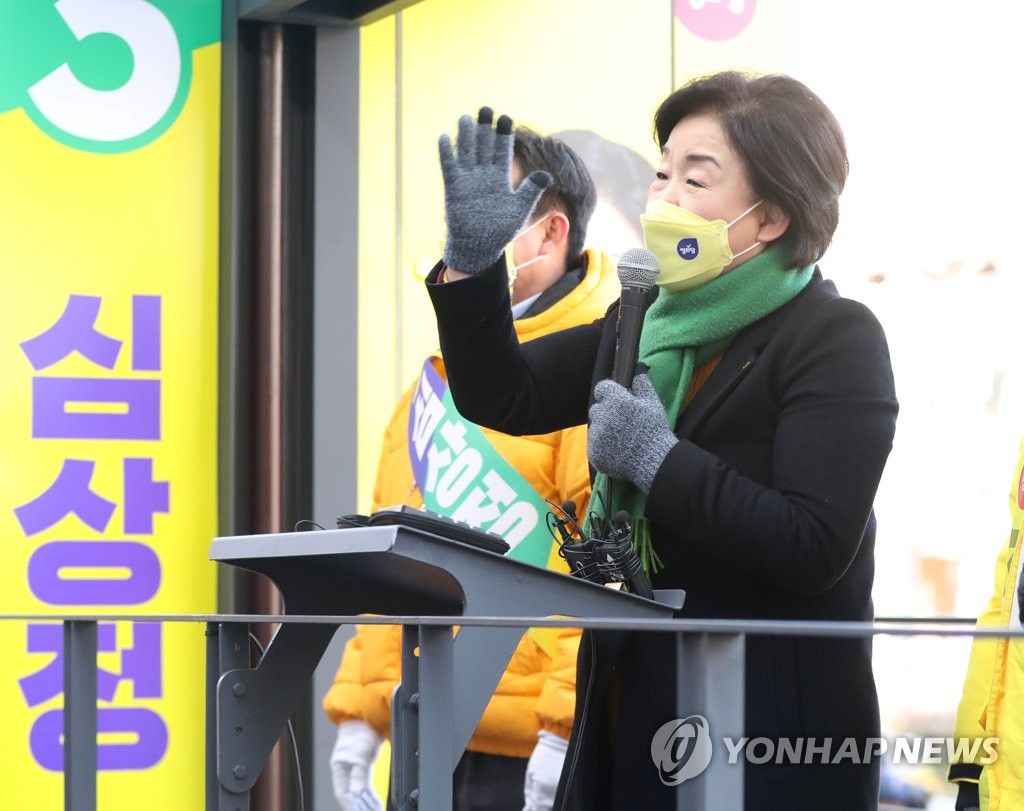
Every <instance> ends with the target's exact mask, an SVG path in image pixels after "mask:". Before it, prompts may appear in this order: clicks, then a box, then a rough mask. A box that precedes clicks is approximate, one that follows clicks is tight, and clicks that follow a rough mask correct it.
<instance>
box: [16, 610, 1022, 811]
mask: <svg viewBox="0 0 1024 811" xmlns="http://www.w3.org/2000/svg"><path fill="white" fill-rule="evenodd" d="M0 621H12V622H61V623H62V624H63V664H64V724H65V728H64V788H65V804H64V808H65V809H66V811H95V809H96V802H97V800H96V785H97V748H98V744H97V721H96V705H97V652H98V648H97V627H98V623H100V622H103V623H111V622H122V621H123V622H142V623H153V622H156V623H181V622H183V623H204V624H205V625H206V626H207V637H208V640H209V641H208V645H207V718H206V725H207V736H206V740H207V750H208V751H207V759H206V764H207V774H206V783H207V811H248V809H249V797H248V788H249V787H251V785H252V783H253V782H254V781H255V779H256V777H257V776H258V775H259V772H260V770H261V769H262V768H263V761H262V760H259V758H260V757H261V755H262V756H263V757H264V758H265V754H267V753H269V749H267V746H266V743H265V742H266V740H271V739H272V740H273V741H276V740H277V738H278V737H280V735H281V733H282V730H283V721H282V719H286V718H287V717H288V716H289V715H290V714H291V712H292V711H293V709H294V702H295V701H297V700H298V696H299V694H300V693H301V691H302V689H304V688H305V686H306V685H307V684H308V678H309V676H310V675H311V673H312V671H313V669H315V667H316V665H317V663H318V662H319V658H320V655H321V654H322V648H320V649H319V650H320V653H319V654H318V653H316V650H314V651H313V654H312V655H309V656H307V657H306V661H297V660H296V658H295V657H296V653H297V651H299V649H301V648H302V647H303V645H304V642H303V640H304V639H305V638H306V637H305V634H306V633H312V634H314V635H315V636H316V637H317V638H318V639H327V641H329V640H330V638H331V637H332V636H333V634H334V632H335V631H336V629H337V627H339V626H342V625H354V624H356V623H359V624H363V625H402V626H405V627H406V629H407V634H406V635H407V636H408V637H409V639H410V640H412V641H411V642H410V645H412V644H417V643H418V644H419V647H420V651H419V655H418V657H417V658H418V660H419V662H418V673H419V675H418V678H419V687H418V689H416V690H415V691H414V692H411V693H407V694H406V695H405V700H406V701H407V702H408V703H410V704H415V705H418V706H419V711H420V712H422V710H423V708H424V707H427V706H429V707H431V709H430V710H429V711H428V712H427V713H424V715H425V716H427V717H425V718H422V719H421V722H422V723H423V724H424V725H425V726H427V727H429V726H430V724H431V723H433V722H431V721H430V720H428V719H429V718H433V719H443V718H444V717H445V713H446V712H447V711H448V710H449V709H451V708H449V707H446V706H445V704H444V702H441V703H440V704H438V702H437V700H436V698H435V699H434V700H431V699H429V698H428V696H429V695H430V692H429V691H430V690H431V689H436V686H437V685H439V684H444V680H445V678H446V674H447V673H448V671H447V670H446V667H449V668H450V666H451V655H450V654H451V644H452V643H451V640H452V635H451V633H450V631H451V629H452V628H453V626H459V627H461V628H463V629H465V628H471V627H480V628H515V629H521V628H527V627H534V628H587V629H594V630H623V631H634V632H636V631H643V632H663V633H672V634H675V636H676V640H677V642H676V650H677V661H678V663H679V665H680V670H679V681H680V682H681V683H680V684H679V685H678V689H679V695H680V696H685V701H686V702H687V703H688V704H689V705H692V706H699V707H701V708H703V709H704V714H705V715H706V717H709V718H715V719H716V721H720V720H722V719H725V726H726V727H733V728H737V727H736V725H740V728H741V725H742V715H743V710H742V707H743V692H744V673H743V671H744V667H743V656H744V650H743V649H744V643H745V638H746V637H747V636H753V635H771V636H788V637H794V636H813V637H843V638H857V637H859V638H863V637H878V636H889V637H918V636H930V637H950V638H956V637H960V638H963V637H993V638H1021V637H1024V630H1020V629H1009V628H990V627H984V628H979V627H976V626H975V624H974V622H973V620H948V619H936V620H928V621H921V620H915V619H888V620H879V621H876V622H873V623H859V622H811V621H746V620H685V619H584V618H575V617H574V618H538V617H527V616H522V617H507V616H506V617H482V616H480V617H474V616H461V615H460V616H365V615H359V616H329V615H276V614H274V615H255V614H165V615H152V614H75V615H70V614H68V615H52V614H39V615H37V614H0ZM258 624H274V625H277V626H279V628H278V635H276V636H275V638H274V640H272V642H271V645H270V646H268V648H267V651H266V652H267V653H268V654H269V653H270V652H271V651H272V650H273V646H274V644H275V643H276V642H278V639H279V638H280V639H281V643H280V644H282V645H284V644H285V641H284V640H285V639H287V638H289V634H288V633H286V634H284V635H282V634H281V633H280V631H281V629H285V628H288V629H291V630H292V631H296V632H299V635H298V636H291V637H290V638H291V642H290V643H288V645H289V647H288V648H287V649H286V650H282V651H279V652H278V656H277V657H276V665H275V664H272V662H274V661H275V660H274V659H272V658H270V657H267V656H264V657H263V658H261V660H260V665H259V666H258V667H257V668H256V670H258V669H259V667H268V668H271V669H274V668H276V671H274V670H268V671H267V672H266V673H264V674H263V678H264V681H263V685H262V686H263V687H264V688H270V689H271V694H272V695H274V696H275V702H274V703H275V704H276V705H277V706H275V707H274V708H273V712H272V713H269V717H267V718H266V719H264V720H261V719H260V716H261V710H260V708H256V707H253V706H248V707H246V708H245V711H244V713H243V715H244V716H245V718H246V723H248V724H253V725H255V727H256V729H255V732H257V733H258V734H254V735H251V736H249V738H248V740H249V741H250V743H249V744H248V745H247V746H246V747H243V748H242V749H239V748H237V747H235V748H234V749H230V746H228V745H226V744H227V743H229V742H228V741H227V740H226V738H224V737H223V736H221V734H220V730H224V729H230V728H232V725H233V724H234V723H235V722H234V721H233V720H232V719H231V718H228V717H227V716H226V713H227V714H230V713H231V712H232V710H231V708H230V706H225V704H230V702H225V701H224V700H223V698H222V696H223V695H224V691H225V690H228V689H231V690H232V691H233V693H232V694H233V695H239V693H245V692H246V691H245V689H244V684H243V682H242V681H238V679H239V674H245V675H250V676H254V677H255V676H256V675H258V674H256V670H251V669H250V668H249V661H250V660H249V643H248V639H249V627H250V626H251V625H258ZM410 629H411V630H412V634H411V635H410V633H409V631H410ZM225 642H226V643H227V647H226V648H225V644H224V643H225ZM324 644H326V643H324ZM312 647H313V648H314V649H315V648H316V647H317V646H316V645H314V646H312ZM300 659H301V657H300ZM314 659H315V661H314ZM275 673H276V674H275ZM226 676H230V679H231V680H232V681H233V684H231V685H229V686H225V685H222V682H224V679H225V677H226ZM407 681H408V680H407ZM683 682H685V683H683ZM449 684H450V683H449ZM430 685H434V686H435V687H434V688H431V687H430ZM448 692H449V693H450V692H451V691H450V689H449V691H448ZM264 694H266V693H264ZM239 697H241V696H239ZM235 712H236V715H237V709H236V710H235ZM236 720H237V719H236ZM449 726H450V723H449ZM235 729H236V730H237V727H235ZM419 732H423V733H424V734H425V735H426V739H429V740H431V741H434V742H435V744H434V745H436V746H438V747H443V741H442V740H440V739H439V736H438V735H437V734H436V731H433V730H430V729H429V728H428V729H425V730H424V729H418V730H417V733H419ZM261 740H262V741H263V742H262V743H261V742H260V741H261ZM406 740H407V741H410V740H411V738H409V737H407V738H406ZM253 741H255V743H253ZM396 748H397V747H396ZM229 749H230V751H229ZM421 754H422V753H421ZM254 758H255V759H254ZM257 761H259V762H257ZM397 761H398V758H397V752H396V764H397ZM412 762H414V763H415V760H413V761H412ZM437 762H442V763H444V762H447V761H446V760H445V758H444V756H443V755H442V757H441V758H440V760H437V759H435V760H434V763H435V764H436V763H437ZM420 765H421V766H422V764H420ZM725 766H726V763H725V761H724V759H721V758H720V759H719V761H718V762H715V761H713V762H712V763H711V764H710V765H709V766H708V768H707V770H706V771H705V772H704V773H703V774H702V776H701V780H693V781H690V782H689V783H688V784H684V785H682V786H680V787H679V798H680V799H679V807H680V808H683V807H685V808H687V809H711V808H712V807H713V808H715V809H718V810H719V811H741V809H742V806H743V788H742V780H741V779H737V774H738V773H742V770H736V769H732V770H731V771H729V770H727V769H726V768H725ZM445 783H447V790H446V789H445V785H444V784H445ZM450 791H451V787H450V777H449V778H445V777H444V770H441V771H440V772H438V771H437V770H436V769H424V770H423V771H422V772H421V774H420V775H419V782H418V783H417V784H416V788H415V789H414V793H413V795H412V796H411V797H408V798H401V797H400V798H399V801H400V803H401V802H402V800H403V799H405V800H408V807H413V806H418V807H419V808H420V809H435V808H439V807H444V806H443V805H440V806H439V805H436V804H432V803H433V802H434V801H435V799H437V798H447V802H449V803H450ZM712 798H714V801H713V802H712ZM400 807H402V806H400Z"/></svg>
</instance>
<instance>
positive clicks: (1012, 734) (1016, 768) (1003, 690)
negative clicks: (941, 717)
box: [951, 442, 1024, 811]
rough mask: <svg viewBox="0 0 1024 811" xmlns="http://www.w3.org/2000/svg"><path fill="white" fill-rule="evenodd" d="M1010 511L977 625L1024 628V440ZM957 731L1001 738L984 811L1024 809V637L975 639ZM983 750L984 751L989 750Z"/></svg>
mask: <svg viewBox="0 0 1024 811" xmlns="http://www.w3.org/2000/svg"><path fill="white" fill-rule="evenodd" d="M1010 515H1011V518H1012V525H1011V529H1010V535H1009V538H1008V539H1007V542H1006V544H1005V545H1004V546H1003V548H1002V550H1001V551H1000V553H999V558H998V560H997V561H996V573H995V589H994V592H993V594H992V598H991V599H990V600H989V603H988V606H987V608H986V609H985V610H984V612H982V614H981V616H980V617H979V618H978V627H999V628H1011V629H1014V630H1018V631H1019V630H1021V616H1020V611H1019V608H1018V598H1017V592H1018V588H1019V586H1020V579H1021V565H1020V562H1021V558H1020V547H1021V542H1022V541H1024V538H1022V537H1021V536H1022V534H1024V442H1022V443H1021V455H1020V459H1019V460H1018V462H1017V468H1016V470H1015V472H1014V475H1013V481H1012V485H1011V490H1010ZM954 734H955V736H956V737H957V738H961V737H963V738H969V739H971V740H972V741H973V740H975V739H977V738H986V737H997V738H998V739H999V742H998V746H997V751H998V757H997V759H996V760H995V761H994V762H992V763H990V764H988V765H985V766H984V767H983V768H982V770H981V779H980V782H979V785H978V790H979V791H978V793H979V796H980V799H981V808H982V811H1018V809H1022V808H1024V640H1022V639H1013V640H1009V639H996V638H988V639H977V640H975V642H974V645H973V646H972V648H971V658H970V662H969V664H968V666H967V677H966V679H965V681H964V691H963V697H962V698H961V700H960V707H959V709H958V711H957V718H956V728H955V732H954ZM978 752H979V755H983V754H984V749H983V748H980V747H979V749H978ZM954 771H955V766H954ZM951 779H953V780H957V777H956V776H952V777H951ZM965 779H968V780H970V778H965Z"/></svg>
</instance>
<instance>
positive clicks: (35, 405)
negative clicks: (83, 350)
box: [32, 377, 160, 440]
mask: <svg viewBox="0 0 1024 811" xmlns="http://www.w3.org/2000/svg"><path fill="white" fill-rule="evenodd" d="M101 403H107V404H116V405H124V406H126V408H125V409H124V412H123V413H111V412H110V411H109V410H108V412H101V411H99V410H93V411H87V410H84V409H83V408H82V406H83V405H86V404H90V405H93V406H95V405H96V404H101ZM32 437H33V439H146V440H157V439H160V381H159V380H133V379H123V378H91V377H35V378H33V379H32Z"/></svg>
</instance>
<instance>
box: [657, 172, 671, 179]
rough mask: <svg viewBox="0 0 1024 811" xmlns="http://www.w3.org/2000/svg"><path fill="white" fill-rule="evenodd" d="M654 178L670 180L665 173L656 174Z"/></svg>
mask: <svg viewBox="0 0 1024 811" xmlns="http://www.w3.org/2000/svg"><path fill="white" fill-rule="evenodd" d="M654 177H655V179H656V180H668V175H666V174H665V173H664V172H655V173H654Z"/></svg>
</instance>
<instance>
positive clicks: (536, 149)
mask: <svg viewBox="0 0 1024 811" xmlns="http://www.w3.org/2000/svg"><path fill="white" fill-rule="evenodd" d="M513 154H514V159H513V166H512V182H513V184H515V183H517V182H518V181H519V179H520V178H522V177H525V176H527V175H528V174H530V173H531V172H533V171H536V170H543V171H546V172H548V173H549V174H550V175H551V176H552V178H553V180H554V182H553V183H552V185H550V186H549V187H548V188H547V189H546V190H545V192H544V195H543V196H542V197H541V198H540V201H539V202H538V203H537V206H536V208H535V210H534V212H533V214H532V215H531V217H530V219H529V221H528V222H527V224H526V225H525V226H524V227H523V228H522V229H521V231H520V232H519V234H518V235H517V236H516V237H515V238H514V239H513V241H512V242H511V243H510V245H509V246H508V247H507V248H506V262H507V266H508V267H509V269H510V274H509V275H510V278H511V279H512V281H511V293H512V315H513V318H514V319H515V326H516V332H517V334H518V336H519V340H520V341H529V340H532V339H534V338H537V337H539V336H541V335H546V334H548V333H550V332H554V331H556V330H561V329H566V328H568V327H573V326H576V325H579V324H585V323H589V322H590V321H593V320H594V319H596V318H599V317H600V316H602V315H603V314H604V312H605V310H606V309H607V308H608V306H609V305H610V304H611V303H612V301H614V300H615V298H616V297H617V296H618V294H619V292H620V285H619V282H618V278H617V275H616V270H615V267H614V265H613V263H612V261H611V260H610V259H609V258H608V257H607V256H606V255H604V254H601V253H598V252H595V251H592V250H584V249H583V242H584V238H585V236H586V225H587V222H588V221H589V219H590V216H591V214H592V212H593V210H594V205H595V201H596V193H595V190H594V184H593V181H592V179H591V177H590V175H589V173H588V172H587V169H586V167H585V166H584V164H583V162H582V161H581V160H580V158H579V157H578V156H577V155H576V154H575V153H574V152H573V151H572V150H571V149H569V148H568V147H567V146H566V145H565V144H564V143H562V142H561V141H559V140H557V139H555V138H551V137H542V136H539V135H537V134H536V133H533V132H531V131H529V130H526V129H523V128H519V129H517V130H516V134H515V140H514V153H513ZM571 362H572V360H571V359H570V358H567V359H566V363H571ZM428 378H429V379H430V380H431V381H433V385H435V387H437V386H440V387H443V386H444V385H445V380H446V375H445V370H444V364H443V362H442V361H441V358H440V357H438V356H437V355H433V356H431V357H429V358H427V360H426V363H425V364H424V370H423V374H422V375H421V377H420V381H419V382H418V383H417V384H414V385H413V386H412V387H411V388H410V389H409V390H408V391H406V393H405V395H404V396H403V397H402V399H401V401H400V402H399V404H398V406H397V408H396V410H395V412H394V414H393V416H392V419H391V422H390V424H389V425H388V428H387V431H386V432H385V435H384V443H383V449H382V453H381V459H380V463H379V465H378V470H377V480H376V485H375V488H374V504H373V509H374V510H378V509H381V508H385V507H392V506H395V505H398V504H408V505H411V506H414V507H421V506H424V504H425V505H426V506H427V507H428V508H429V509H431V510H433V511H435V512H442V511H445V512H447V513H448V514H454V513H455V512H456V510H457V507H458V505H457V504H453V505H450V507H449V508H448V509H447V510H445V509H443V508H442V507H441V506H440V505H438V504H437V503H435V502H432V501H431V498H430V493H429V492H427V493H426V494H425V493H424V491H425V490H428V491H429V489H430V488H429V486H427V487H424V486H423V482H422V481H420V480H419V478H418V473H417V464H416V459H415V456H414V446H415V444H416V442H415V439H414V437H413V435H412V433H411V431H413V429H412V428H410V419H409V417H410V410H411V408H412V404H413V401H414V399H415V397H416V396H417V392H418V391H419V390H420V387H421V386H423V385H424V382H423V381H424V380H427V379H428ZM479 430H480V431H481V433H482V435H483V440H484V441H486V443H488V445H489V446H490V448H489V449H488V452H490V450H491V449H493V452H495V453H496V454H497V455H498V456H500V457H501V458H502V459H503V460H504V461H505V462H507V463H508V465H509V466H510V467H511V468H513V469H514V470H515V471H516V472H517V473H518V474H519V476H521V477H522V479H523V480H525V482H526V483H527V484H528V485H529V486H530V487H531V488H532V490H533V491H535V494H534V495H535V502H536V503H537V504H538V505H543V504H544V499H551V500H553V501H555V502H557V503H558V504H563V503H565V502H566V501H569V500H572V501H574V502H575V503H576V504H577V505H578V508H579V511H580V515H581V516H582V515H583V514H584V513H583V509H584V508H585V505H586V503H587V499H588V497H589V494H590V477H589V467H588V463H587V455H586V426H577V427H574V428H570V429H567V430H561V431H556V432H554V433H551V434H545V435H542V436H524V437H513V436H508V435H506V434H499V433H497V432H495V431H491V430H488V429H479ZM420 478H422V477H420ZM425 495H426V499H425ZM545 509H546V508H545ZM541 515H542V516H543V515H544V513H543V512H542V513H541ZM456 517H458V516H456ZM498 523H499V522H495V524H494V526H497V524H498ZM506 539H507V540H509V542H510V543H512V542H513V540H519V539H518V538H516V539H513V538H509V537H507V536H506ZM532 542H533V543H534V544H539V546H537V548H538V549H542V554H541V555H540V559H537V560H535V561H534V562H538V563H540V564H541V565H543V564H545V563H546V564H547V565H551V566H557V567H559V568H561V569H562V570H563V571H565V570H566V569H565V566H564V564H563V563H562V562H561V561H560V560H559V558H558V556H557V547H556V546H555V544H554V543H553V541H552V539H551V538H550V535H549V534H548V533H547V530H546V527H545V525H544V521H543V519H542V520H541V521H540V525H539V526H537V527H535V530H534V537H533V539H532ZM523 543H526V541H523ZM510 554H514V552H513V553H510ZM578 646H579V632H578V630H569V631H566V632H563V633H560V634H552V633H550V632H542V631H530V632H528V633H527V634H524V636H523V638H522V640H521V641H520V643H519V646H518V647H517V649H516V651H515V653H514V654H513V656H512V659H511V660H510V662H509V664H508V667H507V668H506V670H505V672H504V674H503V675H502V677H501V680H500V682H499V684H498V687H497V690H496V691H495V694H494V696H493V697H492V698H491V700H490V703H489V704H488V706H487V708H486V710H485V712H484V715H483V717H482V719H481V720H480V723H479V725H478V726H477V728H476V731H475V732H474V735H473V737H472V739H471V740H470V742H469V745H468V747H467V752H466V753H465V754H464V755H463V757H462V759H461V760H460V762H459V764H458V766H457V768H456V770H455V775H454V781H455V783H454V788H453V796H454V807H455V808H456V809H460V810H462V811H468V810H469V809H472V811H505V809H509V810H510V811H520V809H522V808H523V807H524V802H525V807H526V808H527V809H530V810H531V811H541V810H542V809H545V808H550V807H551V804H552V802H553V800H554V792H555V788H556V786H557V782H558V777H559V773H560V771H561V765H562V760H563V758H564V755H565V744H566V740H567V738H568V736H569V731H570V729H571V727H572V722H573V710H574V706H575V681H576V651H577V649H578ZM400 661H401V629H400V627H398V626H381V625H367V626H357V630H356V635H355V636H354V637H353V638H352V639H351V640H350V641H349V643H348V646H347V647H346V650H345V654H344V657H343V659H342V663H341V666H340V668H339V669H338V673H337V676H336V677H335V683H334V685H333V687H332V688H331V690H330V691H329V692H328V694H327V695H326V697H325V698H324V702H323V705H324V710H325V711H326V713H327V715H328V717H329V718H330V719H331V720H332V721H334V722H335V723H337V724H338V725H339V727H338V739H337V743H336V745H335V749H334V753H333V755H332V759H331V768H332V773H333V777H334V783H335V795H336V796H337V798H338V801H339V804H340V805H341V807H342V808H343V809H344V811H351V809H364V808H374V807H379V804H378V802H379V801H377V800H376V798H375V797H373V795H372V793H370V790H369V767H370V764H371V763H372V761H373V759H374V758H375V757H376V754H377V750H378V748H379V746H380V743H381V742H382V740H383V737H384V736H386V735H387V734H388V733H389V731H390V723H391V694H392V691H393V689H394V687H395V685H396V684H397V683H398V681H399V680H400V672H399V670H400Z"/></svg>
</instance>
